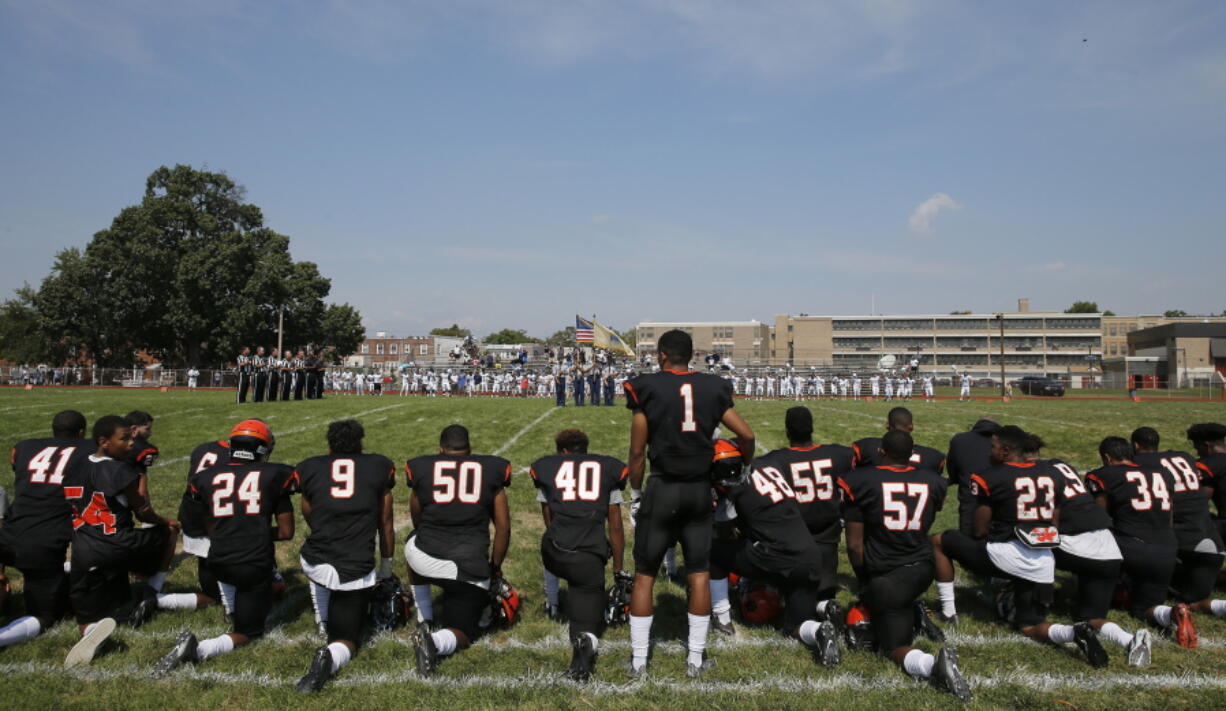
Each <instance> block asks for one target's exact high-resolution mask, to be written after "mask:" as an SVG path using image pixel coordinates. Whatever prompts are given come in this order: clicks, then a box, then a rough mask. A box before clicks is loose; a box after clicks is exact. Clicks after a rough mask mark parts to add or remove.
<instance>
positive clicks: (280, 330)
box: [277, 306, 285, 353]
mask: <svg viewBox="0 0 1226 711" xmlns="http://www.w3.org/2000/svg"><path fill="white" fill-rule="evenodd" d="M284 340H285V307H284V306H282V307H281V308H279V309H277V353H280V352H281V344H282V343H283V342H284Z"/></svg>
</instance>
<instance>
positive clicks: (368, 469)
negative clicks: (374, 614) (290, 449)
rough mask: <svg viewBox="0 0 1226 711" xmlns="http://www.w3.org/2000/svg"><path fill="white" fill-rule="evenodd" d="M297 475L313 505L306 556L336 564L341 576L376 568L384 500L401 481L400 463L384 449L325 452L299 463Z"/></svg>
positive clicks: (299, 485)
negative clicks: (378, 450)
mask: <svg viewBox="0 0 1226 711" xmlns="http://www.w3.org/2000/svg"><path fill="white" fill-rule="evenodd" d="M294 480H295V488H296V490H297V492H298V493H300V494H302V497H303V498H304V499H306V500H307V501H309V502H310V509H311V515H310V516H309V517H307V525H308V526H310V527H311V533H310V535H308V536H307V539H306V542H304V543H303V544H302V550H301V553H300V554H301V555H302V558H303V559H304V560H306V562H308V563H310V564H311V565H323V564H325V563H326V564H328V565H331V566H332V567H333V568H336V572H337V573H338V574H339V575H340V579H341V582H349V581H350V580H357V579H358V578H362V577H365V576H366V575H368V574H369V573H370V571H372V570H374V568H375V536H376V534H377V533H378V530H379V504H380V502H381V501H382V500H383V495H384V494H385V493H387V491H388V490H389V489H391V488H392V487H393V486H395V485H396V465H395V464H393V463H392V460H390V459H388V458H387V457H385V456H383V455H382V454H325V455H321V456H318V457H311V458H310V459H307V460H304V461H303V462H301V463H299V464H298V466H297V467H294Z"/></svg>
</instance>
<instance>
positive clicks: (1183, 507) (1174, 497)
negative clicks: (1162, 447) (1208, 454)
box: [1133, 450, 1222, 550]
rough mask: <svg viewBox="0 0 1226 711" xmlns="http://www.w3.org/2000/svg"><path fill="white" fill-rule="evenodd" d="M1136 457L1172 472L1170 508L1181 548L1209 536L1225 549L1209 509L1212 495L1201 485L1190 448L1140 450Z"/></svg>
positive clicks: (1138, 460)
mask: <svg viewBox="0 0 1226 711" xmlns="http://www.w3.org/2000/svg"><path fill="white" fill-rule="evenodd" d="M1133 460H1134V461H1135V462H1136V463H1137V464H1140V465H1141V466H1143V467H1149V468H1154V467H1161V468H1163V469H1165V470H1166V471H1168V472H1170V474H1171V508H1172V513H1173V514H1174V527H1175V537H1176V538H1177V539H1179V548H1180V550H1185V549H1186V550H1192V549H1194V548H1196V546H1197V544H1199V543H1200V542H1201V541H1203V540H1204V539H1206V538H1209V539H1212V540H1213V541H1214V542H1215V543H1216V544H1217V547H1218V550H1221V549H1222V541H1221V537H1220V536H1219V535H1218V532H1217V526H1214V525H1213V517H1212V516H1211V515H1210V513H1209V498H1208V497H1207V496H1205V492H1204V491H1202V490H1201V488H1200V474H1199V473H1198V472H1197V469H1196V464H1195V462H1196V460H1195V459H1193V458H1192V456H1191V455H1190V454H1188V453H1187V452H1178V451H1174V450H1169V451H1166V452H1137V454H1136V456H1135V457H1133Z"/></svg>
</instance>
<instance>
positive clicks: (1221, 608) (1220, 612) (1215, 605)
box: [1209, 600, 1226, 617]
mask: <svg viewBox="0 0 1226 711" xmlns="http://www.w3.org/2000/svg"><path fill="white" fill-rule="evenodd" d="M1209 611H1210V612H1212V613H1213V616H1214V617H1226V600H1210V601H1209Z"/></svg>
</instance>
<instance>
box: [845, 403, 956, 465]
mask: <svg viewBox="0 0 1226 711" xmlns="http://www.w3.org/2000/svg"><path fill="white" fill-rule="evenodd" d="M885 430H886V432H889V431H890V430H902V431H903V432H906V433H907V434H911V433H912V432H913V431H914V430H915V422H914V420H913V419H912V417H911V411H910V410H908V409H907V408H905V407H895V408H893V409H892V410H890V412H889V414H887V415H886V420H885ZM912 436H914V435H912ZM851 448H852V449H854V450H855V452H856V466H857V467H863V466H870V467H875V466H877V465H878V464H880V463H881V460H880V459H879V458H878V457H879V456H880V455H879V454H878V452H880V451H881V438H880V437H865V438H863V439H858V440H856V441H855V442H854V443H853V444H852V445H851ZM909 461H910V463H911V464H914V465H915V466H916V467H918V468H920V469H928V470H930V471H934V472H936V473H937V474H940V473H941V472H943V471H945V455H944V454H942V453H941V451H940V450H937V449H933V448H932V447H925V446H924V445H922V444H917V445H915V451H914V452H912V453H911V459H910V460H909Z"/></svg>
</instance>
